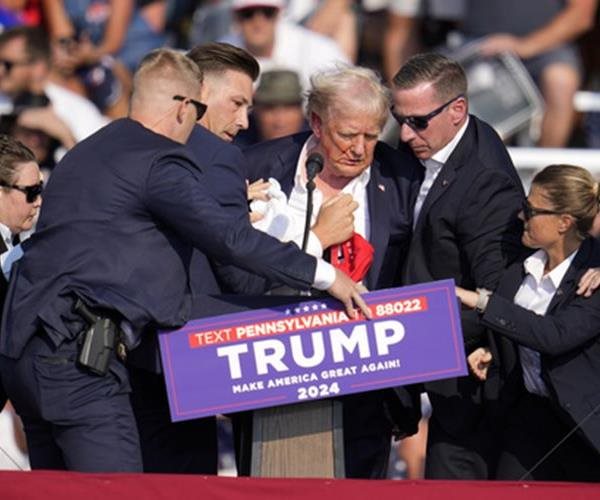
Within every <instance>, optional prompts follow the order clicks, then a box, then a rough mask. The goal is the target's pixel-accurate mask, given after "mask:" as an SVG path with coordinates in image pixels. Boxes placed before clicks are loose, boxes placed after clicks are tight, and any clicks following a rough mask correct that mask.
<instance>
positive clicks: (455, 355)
mask: <svg viewBox="0 0 600 500" xmlns="http://www.w3.org/2000/svg"><path fill="white" fill-rule="evenodd" d="M364 299H365V301H366V303H367V304H368V305H369V307H370V308H371V311H372V315H373V317H372V319H369V320H367V319H365V318H360V317H359V318H349V317H348V316H347V315H346V314H345V312H344V311H343V309H342V308H341V307H340V305H339V303H336V302H335V301H334V300H333V299H328V298H318V299H314V298H311V299H310V300H305V298H304V297H289V296H285V297H282V296H279V297H274V296H271V297H259V298H257V301H256V302H254V303H253V304H251V303H249V302H248V298H247V297H244V298H242V297H236V298H233V299H230V300H228V299H227V298H225V297H219V299H216V300H215V302H221V303H222V305H223V306H224V307H223V309H228V310H229V312H230V314H225V315H218V314H216V315H213V316H209V317H207V316H206V315H205V314H204V315H202V314H201V313H202V311H201V310H195V311H193V312H195V313H198V318H199V319H195V320H191V321H189V322H188V323H187V324H185V325H183V326H182V327H181V328H179V329H177V330H170V331H165V332H160V334H159V341H160V350H161V361H162V366H163V373H164V376H165V383H166V386H167V393H168V396H169V406H170V411H171V419H172V421H173V422H177V421H183V420H190V419H193V418H202V417H205V416H210V415H215V414H219V413H222V414H227V415H230V416H231V418H232V420H233V424H234V430H235V431H236V434H237V436H241V439H240V440H236V446H237V448H238V449H237V452H238V453H237V456H238V459H239V460H240V462H241V463H239V466H240V468H239V469H238V470H239V472H240V475H253V476H262V477H313V478H315V477H320V478H334V477H345V471H344V465H345V460H344V458H345V453H344V445H345V443H344V441H347V439H346V440H345V439H344V435H343V431H342V429H343V427H345V430H346V431H348V432H352V434H353V436H354V434H355V432H356V433H357V435H358V434H359V433H360V432H361V431H362V428H361V427H358V426H357V422H356V421H355V420H354V419H353V415H352V414H351V415H350V416H349V417H348V418H350V419H352V420H350V421H349V422H346V425H345V426H343V425H342V424H343V422H342V418H343V413H346V414H347V415H348V408H349V407H350V406H349V405H348V401H352V405H354V404H356V411H357V412H360V411H361V406H362V405H363V404H369V403H368V402H365V401H364V398H363V397H360V398H358V399H356V400H354V399H352V400H348V399H347V397H349V396H351V395H354V394H359V393H370V392H371V391H378V390H380V389H389V388H393V387H397V386H402V385H406V384H414V383H419V382H423V381H429V380H437V379H442V378H450V377H454V376H462V375H465V374H466V373H467V369H466V363H465V357H464V349H463V344H464V342H463V340H462V332H461V329H460V321H459V312H458V304H457V301H456V297H455V295H454V282H453V281H452V280H442V281H437V282H431V283H424V284H421V285H413V286H410V287H403V288H392V289H386V290H379V291H375V292H369V293H368V294H365V295H364ZM298 301H300V302H302V303H301V304H297V302H298ZM242 302H244V303H242ZM257 302H258V303H257ZM203 303H204V304H205V305H206V304H207V303H208V300H203ZM267 303H269V304H267ZM292 303H293V305H292ZM256 306H259V307H262V308H259V309H257V308H256ZM236 308H237V309H238V311H239V312H233V313H232V309H236ZM210 311H211V312H212V313H213V314H215V313H217V312H220V311H219V307H218V304H217V303H215V304H211V306H210ZM204 312H206V311H204ZM223 312H224V313H225V311H223ZM200 318H202V319H200ZM375 394H378V393H375ZM396 396H400V395H398V394H397V395H396ZM342 397H343V399H342ZM383 397H384V396H383V395H382V394H379V395H378V396H377V397H376V398H375V400H376V401H375V402H376V403H377V402H378V401H380V398H383ZM359 400H360V401H359ZM341 401H343V403H342V402H341ZM361 401H362V402H361ZM383 402H384V401H383V400H381V403H383ZM396 403H397V404H396ZM414 403H415V402H414V401H413V398H412V397H411V396H410V395H406V397H400V398H399V399H398V401H396V399H395V398H394V401H393V404H394V407H393V408H389V410H390V412H393V413H392V414H391V415H390V416H393V418H394V422H395V423H398V424H399V425H402V430H407V429H406V426H408V425H412V423H411V422H412V420H411V418H414V417H415V416H416V414H415V413H414V411H413V406H412V405H414ZM342 404H343V405H344V408H345V411H344V412H343V411H342ZM351 413H353V412H351ZM348 424H350V425H348ZM360 425H363V424H360ZM414 425H416V422H414ZM240 431H241V432H240ZM347 437H351V436H347ZM353 446H354V444H353ZM362 451H363V450H362V449H361V448H357V449H356V453H357V454H361V453H362ZM351 458H354V457H351Z"/></svg>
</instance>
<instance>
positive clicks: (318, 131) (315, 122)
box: [310, 111, 323, 139]
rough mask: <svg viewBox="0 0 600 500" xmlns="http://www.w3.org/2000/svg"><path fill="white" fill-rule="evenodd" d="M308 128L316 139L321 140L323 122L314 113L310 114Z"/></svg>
mask: <svg viewBox="0 0 600 500" xmlns="http://www.w3.org/2000/svg"><path fill="white" fill-rule="evenodd" d="M310 128H311V129H312V131H313V134H315V137H316V138H317V139H321V136H322V134H323V120H321V117H320V116H319V115H318V114H316V113H315V112H314V111H313V112H312V113H311V114H310Z"/></svg>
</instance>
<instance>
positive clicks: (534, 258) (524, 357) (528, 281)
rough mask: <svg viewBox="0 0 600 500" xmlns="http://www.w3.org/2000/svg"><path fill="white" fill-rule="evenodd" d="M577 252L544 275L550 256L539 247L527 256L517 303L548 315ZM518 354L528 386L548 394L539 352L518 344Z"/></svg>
mask: <svg viewBox="0 0 600 500" xmlns="http://www.w3.org/2000/svg"><path fill="white" fill-rule="evenodd" d="M577 251H578V250H576V251H575V252H573V253H572V254H571V255H569V256H568V257H567V258H566V259H565V260H564V261H562V262H561V263H560V264H559V265H558V266H556V267H555V268H554V269H552V271H550V272H549V273H547V274H544V268H545V267H546V261H547V260H548V256H547V255H546V252H545V251H544V250H538V251H537V252H535V253H534V254H533V255H530V256H529V257H528V258H527V259H525V262H523V268H524V269H525V272H526V273H527V275H526V276H525V279H524V280H523V283H521V286H520V287H519V290H518V291H517V293H516V295H515V299H514V303H515V304H517V305H519V306H521V307H524V308H525V309H528V310H529V311H532V312H534V313H536V314H539V315H540V316H543V315H544V314H546V311H547V309H548V306H549V305H550V302H551V301H552V298H553V297H554V294H555V293H556V291H557V290H558V287H559V286H560V282H561V281H562V279H563V278H564V276H565V273H566V272H567V269H569V266H570V265H571V262H573V259H574V258H575V255H576V254H577ZM519 356H520V358H521V367H522V368H523V381H524V383H525V388H526V389H527V390H528V391H529V392H530V393H532V394H537V395H538V396H546V397H548V396H549V392H548V388H547V387H546V384H545V383H544V381H543V379H542V376H541V372H542V365H541V360H540V353H539V352H537V351H535V350H533V349H530V348H529V347H525V346H519Z"/></svg>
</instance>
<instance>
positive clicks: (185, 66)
mask: <svg viewBox="0 0 600 500" xmlns="http://www.w3.org/2000/svg"><path fill="white" fill-rule="evenodd" d="M201 84H202V72H201V71H200V68H198V65H197V64H196V63H195V62H194V61H192V60H191V59H190V58H189V57H187V56H186V55H185V54H184V53H183V52H179V51H176V50H173V49H157V50H153V51H152V52H150V53H149V54H147V55H146V56H145V57H144V58H143V59H142V61H141V62H140V65H139V66H138V69H137V71H136V72H135V74H134V75H133V91H132V96H131V99H132V106H133V105H134V103H135V102H137V101H138V100H143V97H144V95H145V94H156V93H160V92H171V93H178V94H183V95H185V96H188V95H190V94H191V95H194V94H195V93H197V92H198V89H199V88H200V85H201ZM169 98H170V96H169Z"/></svg>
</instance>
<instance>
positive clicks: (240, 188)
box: [202, 147, 268, 295]
mask: <svg viewBox="0 0 600 500" xmlns="http://www.w3.org/2000/svg"><path fill="white" fill-rule="evenodd" d="M246 177H247V169H246V167H245V161H244V156H243V154H242V152H241V151H240V150H239V149H238V148H232V147H227V148H220V149H219V150H218V151H217V153H216V154H215V156H214V157H213V158H212V159H211V165H210V167H208V168H206V169H205V177H204V178H203V181H202V182H205V183H206V185H207V186H208V188H209V190H210V194H211V196H212V197H213V198H214V199H215V200H216V201H217V202H218V203H219V205H221V206H222V207H223V208H224V209H225V210H227V212H228V214H229V215H232V216H235V215H237V216H239V217H246V218H248V217H250V214H249V210H248V195H247V188H246ZM212 268H213V271H214V273H215V275H216V276H217V278H218V280H219V285H220V287H221V289H222V290H223V291H224V292H228V293H238V294H246V295H258V294H262V293H264V292H265V291H266V290H268V281H266V280H265V279H264V278H263V277H261V276H257V275H256V274H254V273H252V272H248V271H245V270H243V269H240V268H239V267H237V266H234V265H225V264H223V263H222V262H220V261H219V260H218V259H213V261H212Z"/></svg>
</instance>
